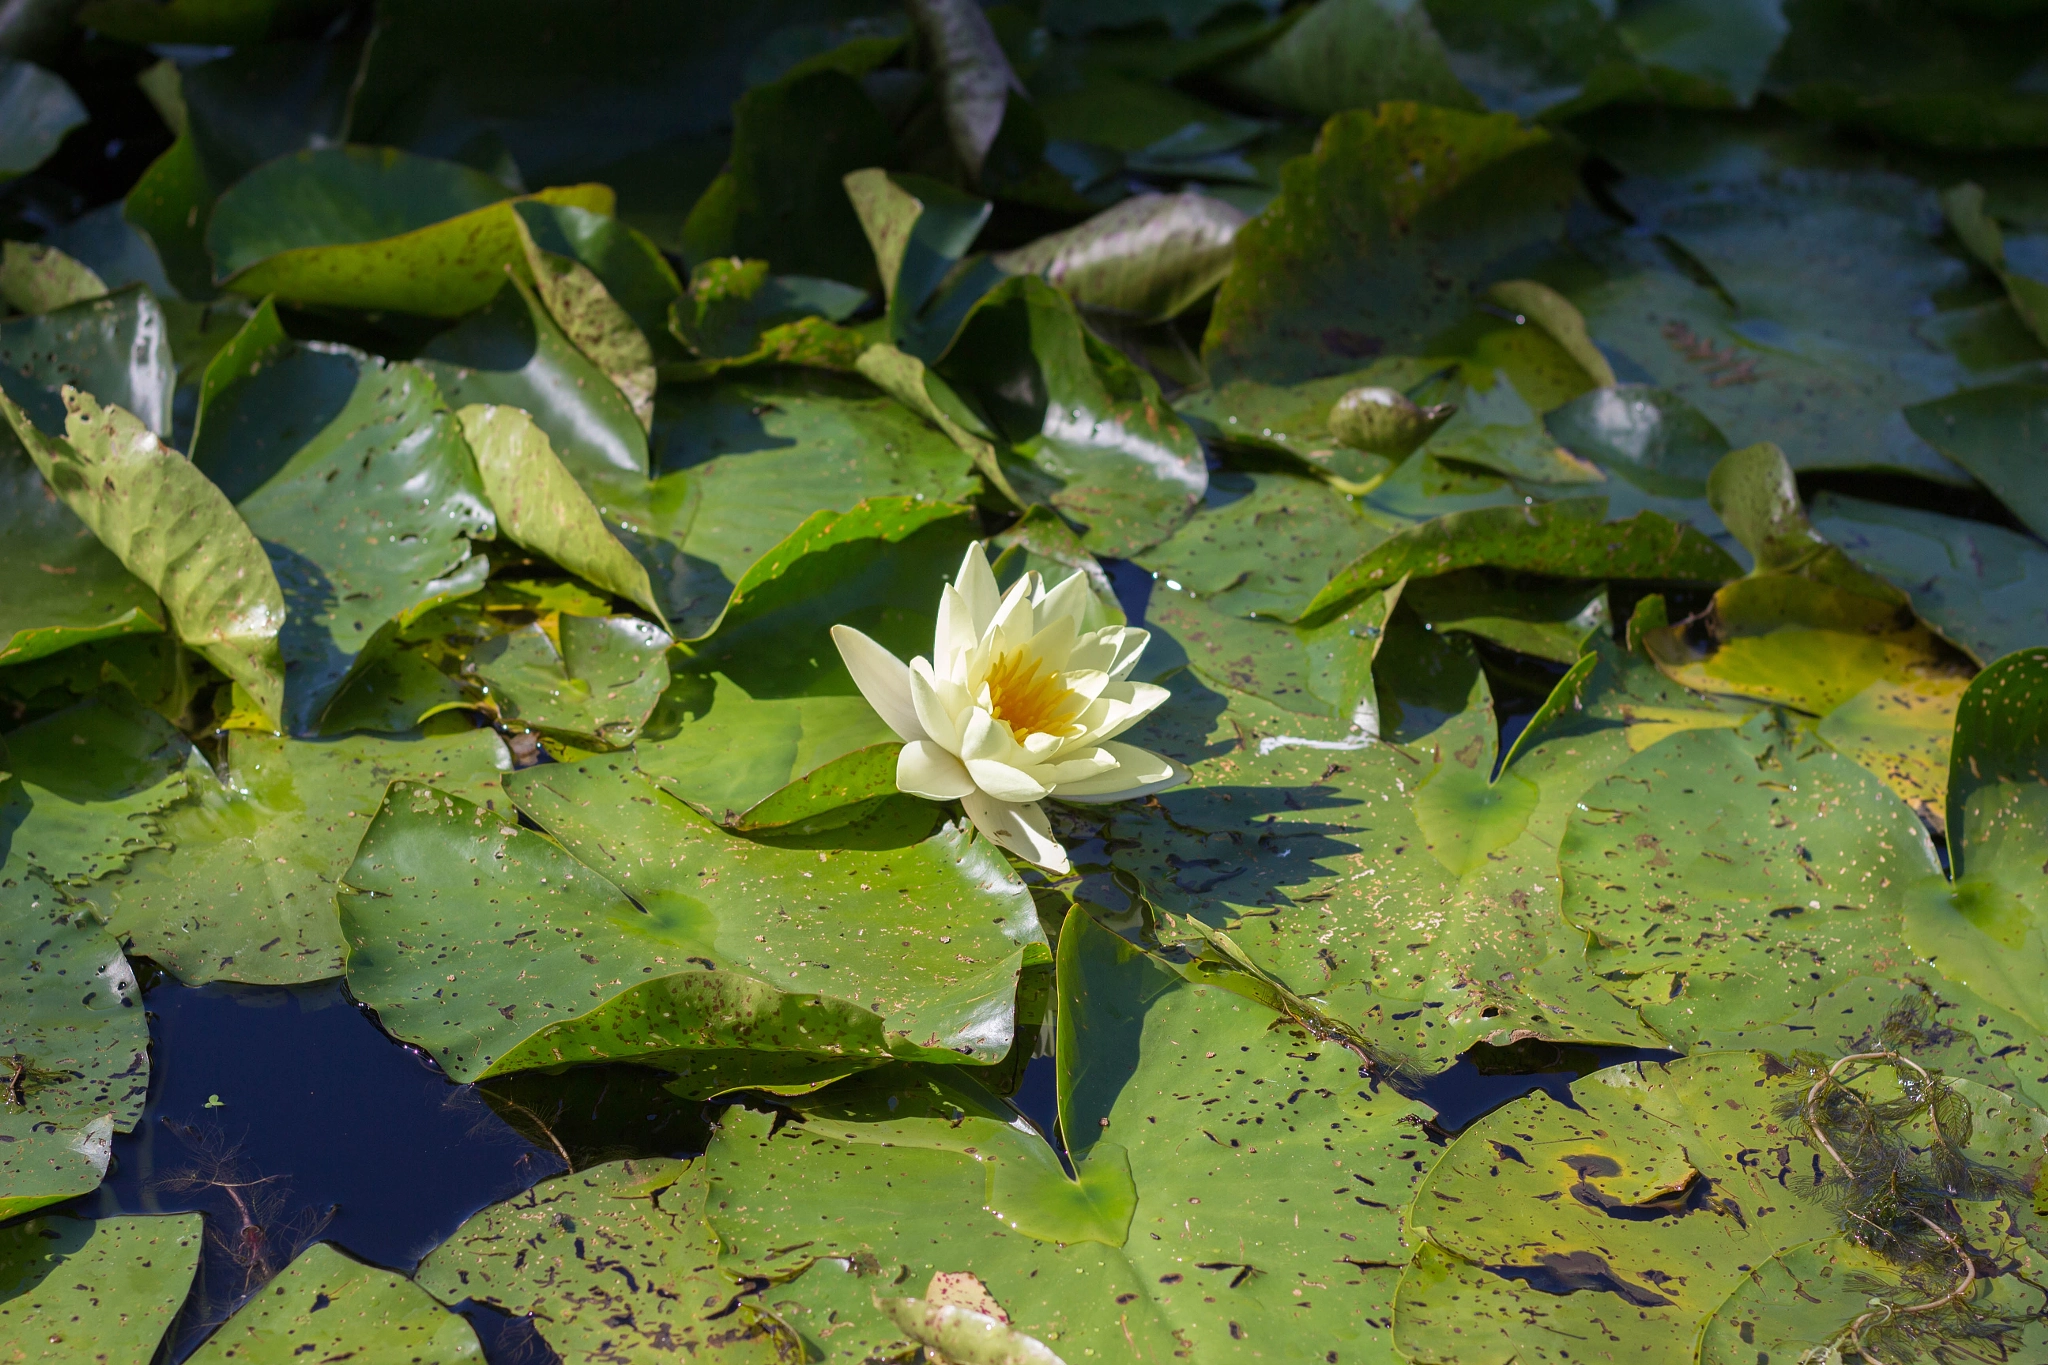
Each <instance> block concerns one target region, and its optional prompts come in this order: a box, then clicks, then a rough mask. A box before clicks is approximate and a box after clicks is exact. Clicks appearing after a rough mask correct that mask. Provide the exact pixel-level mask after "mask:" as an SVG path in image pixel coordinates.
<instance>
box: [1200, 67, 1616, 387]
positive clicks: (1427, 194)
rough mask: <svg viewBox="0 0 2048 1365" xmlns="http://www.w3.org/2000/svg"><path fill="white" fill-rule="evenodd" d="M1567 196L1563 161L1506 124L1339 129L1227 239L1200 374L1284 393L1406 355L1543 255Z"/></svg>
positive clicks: (1507, 120) (1384, 122) (1482, 118)
mask: <svg viewBox="0 0 2048 1365" xmlns="http://www.w3.org/2000/svg"><path fill="white" fill-rule="evenodd" d="M1417 165H1420V166H1421V167H1422V168H1423V174H1422V175H1420V176H1417V175H1415V174H1414V173H1413V169H1412V168H1413V167H1415V166H1417ZM1576 192H1577V181H1576V179H1575V178H1574V176H1573V175H1572V165H1571V157H1570V155H1569V154H1568V153H1567V152H1565V150H1564V149H1563V148H1562V147H1561V146H1559V145H1558V144H1557V143H1556V142H1554V141H1553V140H1552V139H1551V138H1550V136H1549V135H1548V134H1546V133H1543V132H1541V131H1539V130H1535V129H1525V128H1522V127H1520V126H1519V125H1518V124H1517V123H1516V121H1515V119H1514V118H1513V117H1512V116H1510V115H1507V114H1493V115H1481V114H1468V113H1462V112H1458V111H1455V110H1448V109H1435V108H1431V107H1429V106H1426V105H1416V104H1401V103H1390V104H1386V105H1383V106H1382V107H1381V108H1380V109H1379V110H1378V111H1377V112H1371V113H1368V112H1366V111H1363V110H1359V111H1354V112H1351V113H1346V114H1339V115H1337V116H1336V118H1334V119H1332V120H1331V121H1330V122H1329V123H1328V124H1327V125H1325V127H1324V129H1323V135H1322V137H1321V138H1320V139H1319V140H1318V142H1317V144H1316V149H1315V151H1314V152H1313V153H1312V154H1311V155H1310V156H1308V157H1306V158H1302V159H1300V160H1296V161H1293V162H1290V163H1288V166H1287V168H1286V170H1285V171H1284V172H1283V174H1282V177H1281V191H1280V198H1279V199H1278V200H1277V201H1275V203H1274V205H1273V207H1272V208H1270V209H1268V210H1267V211H1266V213H1265V214H1263V215H1261V216H1260V218H1259V219H1258V220H1257V221H1256V222H1254V223H1251V224H1248V225H1247V226H1246V227H1245V229H1244V230H1243V231H1242V232H1240V233H1239V234H1238V251H1237V264H1236V266H1235V267H1234V268H1233V270H1232V271H1231V274H1230V277H1229V278H1228V279H1227V280H1226V281H1225V282H1224V286H1223V290H1222V293H1221V294H1219V295H1218V297H1217V299H1216V308H1215V312H1214V313H1213V314H1212V315H1211V317H1210V321H1209V330H1208V334H1207V336H1205V337H1204V339H1203V342H1202V354H1203V359H1204V360H1205V361H1206V362H1207V363H1208V364H1209V366H1210V367H1211V370H1212V372H1213V373H1215V375H1216V376H1217V378H1218V379H1221V380H1228V379H1234V378H1240V377H1243V378H1254V379H1261V380H1266V381H1268V382H1276V383H1287V382H1291V381H1294V380H1300V379H1307V378H1311V377H1314V376H1315V375H1318V374H1326V373H1329V372H1331V371H1333V370H1337V369H1342V368H1346V367H1348V366H1349V365H1350V364H1352V363H1355V362H1356V361H1358V360H1361V359H1365V358H1368V357H1370V356H1374V355H1378V354H1380V353H1382V352H1383V351H1404V350H1414V349H1416V348H1418V347H1419V345H1420V344H1421V343H1422V341H1423V340H1424V339H1425V338H1427V337H1428V336H1430V335H1432V334H1433V333H1435V332H1438V331H1440V330H1442V329H1443V328H1444V327H1446V326H1448V325H1449V324H1451V323H1452V322H1455V321H1456V320H1457V319H1458V318H1460V317H1461V316H1463V315H1464V313H1465V311H1466V308H1467V306H1468V302H1469V300H1470V299H1471V298H1472V297H1473V296H1474V294H1476V293H1477V292H1478V290H1479V288H1480V287H1482V286H1483V285H1484V284H1485V283H1486V282H1487V281H1488V277H1499V276H1503V275H1511V274H1513V273H1515V272H1514V270H1513V268H1512V263H1513V262H1514V261H1516V260H1517V259H1521V258H1525V257H1527V256H1528V254H1529V253H1531V252H1532V251H1540V250H1541V249H1542V248H1543V247H1544V245H1545V244H1546V243H1548V242H1551V241H1553V240H1555V238H1556V237H1557V236H1558V234H1559V231H1560V230H1561V228H1562V226H1563V216H1564V210H1565V207H1566V206H1567V205H1568V204H1569V203H1570V202H1571V200H1572V199H1573V198H1574V197H1575V195H1576ZM1439 279H1443V280H1451V281H1455V282H1456V283H1454V284H1453V286H1452V287H1450V288H1448V289H1445V288H1441V287H1439V286H1438V285H1436V284H1435V283H1432V282H1431V281H1433V280H1439Z"/></svg>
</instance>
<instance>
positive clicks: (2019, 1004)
mask: <svg viewBox="0 0 2048 1365" xmlns="http://www.w3.org/2000/svg"><path fill="white" fill-rule="evenodd" d="M2044 717H2048V649H2025V650H2021V651H2019V652H2018V653H2015V654H2009V655H2007V656H2006V657H2005V658H2003V659H2000V660H1999V661H1998V662H1996V663H1994V664H1992V665H1991V666H1990V667H1989V668H1987V669H1985V670H1984V671H1983V672H1982V673H1979V674H1978V675H1977V676H1976V678H1975V679H1974V680H1973V681H1972V682H1971V683H1970V687H1969V690H1968V691H1966V692H1965V693H1963V697H1962V702H1961V704H1960V705H1959V706H1958V707H1957V708H1956V728H1955V739H1954V747H1953V749H1952V751H1951V753H1950V757H1949V764H1950V767H1949V782H1948V846H1949V867H1950V871H1951V875H1952V877H1953V878H1954V880H1953V882H1952V883H1946V884H1945V883H1943V882H1942V881H1940V880H1937V879H1935V878H1934V877H1932V876H1929V877H1926V878H1923V879H1922V880H1921V882H1920V884H1919V885H1917V886H1916V887H1915V888H1914V889H1913V892H1912V894H1911V896H1910V897H1909V899H1908V900H1907V905H1906V933H1905V941H1906V943H1907V944H1908V945H1910V947H1911V948H1912V950H1913V951H1914V952H1916V953H1918V954H1919V955H1921V956H1923V957H1925V958H1927V959H1929V960H1930V961H1932V962H1934V963H1935V964H1936V965H1937V966H1938V967H1939V968H1940V969H1941V971H1942V973H1943V974H1944V975H1946V976H1948V977H1950V978H1952V979H1954V980H1956V981H1960V982H1962V983H1963V984H1964V985H1966V986H1968V987H1969V988H1970V989H1972V990H1974V991H1976V992H1977V993H1978V994H1980V995H1982V996H1984V997H1985V998H1986V999H1988V1000H1990V1001H1991V1002H1992V1003H1994V1004H1996V1005H1999V1006H2001V1007H2003V1008H2005V1009H2009V1010H2012V1011H2013V1012H2014V1013H2016V1014H2018V1015H2019V1016H2020V1017H2022V1018H2024V1019H2026V1020H2027V1021H2028V1022H2029V1023H2030V1024H2033V1025H2034V1026H2035V1027H2037V1028H2038V1027H2040V1026H2041V1025H2040V1020H2041V1019H2042V1016H2043V1015H2044V1013H2048V1012H2044V1011H2043V1010H2042V1009H2041V1007H2040V1004H2039V1001H2040V990H2039V982H2040V980H2041V979H2042V977H2043V976H2044V974H2048V968H2044V964H2043V958H2042V946H2041V932H2042V931H2041V928H2040V925H2041V923H2042V913H2043V901H2042V893H2043V885H2044V874H2043V872H2042V871H2041V868H2042V864H2043V862H2044V861H2048V857H2044V855H2043V852H2042V848H2041V843H2042V840H2041V833H2040V832H2041V830H2042V828H2043V827H2044V826H2043V823H2042V820H2043V800H2044V792H2048V787H2044V785H2043V781H2042V773H2043V753H2044V745H2048V720H2044Z"/></svg>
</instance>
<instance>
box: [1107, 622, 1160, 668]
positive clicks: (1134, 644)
mask: <svg viewBox="0 0 2048 1365" xmlns="http://www.w3.org/2000/svg"><path fill="white" fill-rule="evenodd" d="M1151 642H1152V632H1151V631H1149V630H1143V629H1140V628H1139V627H1137V626H1125V627H1124V628H1123V635H1122V637H1121V638H1120V639H1118V641H1117V646H1116V662H1115V663H1113V664H1111V665H1110V666H1109V675H1110V676H1111V677H1112V678H1128V677H1130V676H1131V670H1132V669H1134V668H1136V667H1137V666H1138V659H1139V657H1140V656H1141V655H1143V654H1144V652H1145V646H1146V645H1148V644H1150V643H1151Z"/></svg>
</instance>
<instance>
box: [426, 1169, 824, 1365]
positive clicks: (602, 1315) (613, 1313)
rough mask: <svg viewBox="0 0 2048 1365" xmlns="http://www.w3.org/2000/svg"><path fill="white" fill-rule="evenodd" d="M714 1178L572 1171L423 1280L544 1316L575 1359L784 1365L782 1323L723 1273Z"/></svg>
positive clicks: (547, 1333)
mask: <svg viewBox="0 0 2048 1365" xmlns="http://www.w3.org/2000/svg"><path fill="white" fill-rule="evenodd" d="M705 1183H706V1179H705V1163H704V1162H702V1161H693V1162H680V1161H669V1160H654V1161H644V1160H643V1161H615V1162H610V1163H607V1164H605V1165H603V1166H597V1167H593V1168H592V1169H590V1170H587V1171H581V1172H578V1173H576V1174H573V1175H565V1176H560V1177H558V1178H556V1179H554V1180H550V1181H547V1182H545V1183H543V1184H541V1185H538V1186H536V1187H534V1188H533V1189H531V1190H528V1191H527V1192H526V1193H525V1194H523V1195H521V1196H520V1197H519V1198H517V1199H515V1200H512V1201H511V1202H510V1203H505V1204H496V1205H493V1206H492V1207H490V1208H488V1209H485V1210H484V1211H483V1212H482V1213H479V1214H477V1215H476V1216H475V1217H474V1218H471V1219H470V1220H469V1221H468V1222H467V1223H464V1224H463V1225H462V1227H461V1228H460V1229H459V1230H457V1232H456V1233H455V1235H454V1236H453V1237H451V1238H449V1239H448V1240H447V1241H446V1242H444V1243H442V1244H441V1245H440V1246H439V1247H437V1248H435V1249H434V1251H433V1252H431V1253H430V1254H429V1255H428V1256H427V1259H426V1260H425V1261H423V1262H422V1263H421V1264H420V1269H419V1274H418V1276H417V1280H418V1283H419V1285H420V1287H421V1288H423V1289H425V1290H426V1291H427V1292H428V1293H430V1294H433V1295H435V1296H436V1297H438V1298H440V1299H441V1300H442V1301H443V1302H445V1303H449V1304H457V1303H461V1302H462V1301H464V1300H466V1299H474V1300H476V1301H478V1302H480V1303H488V1304H490V1305H491V1306H492V1307H494V1308H497V1309H499V1310H501V1311H503V1312H506V1313H510V1314H513V1315H515V1316H519V1317H532V1318H536V1319H538V1320H539V1322H540V1323H542V1324H544V1325H543V1327H542V1330H541V1335H542V1338H543V1340H545V1341H546V1342H547V1343H548V1344H549V1345H551V1346H553V1347H554V1348H555V1350H556V1351H557V1352H559V1353H561V1354H563V1355H564V1356H566V1357H567V1358H569V1359H581V1358H585V1357H587V1356H590V1355H593V1354H598V1353H607V1354H617V1353H618V1352H620V1351H622V1350H623V1351H634V1350H641V1349H644V1350H648V1351H659V1352H672V1351H676V1350H684V1351H692V1352H694V1351H709V1352H716V1353H717V1357H718V1359H719V1360H721V1361H726V1360H730V1361H735V1362H752V1361H760V1362H763V1363H764V1365H766V1363H767V1362H778V1361H780V1360H782V1359H784V1356H783V1355H782V1353H781V1351H780V1350H779V1349H778V1347H779V1345H780V1343H779V1341H778V1337H779V1336H780V1333H779V1332H778V1331H777V1330H776V1326H775V1323H774V1320H773V1319H772V1318H770V1317H768V1316H767V1315H765V1314H763V1313H761V1312H760V1310H759V1309H758V1308H757V1307H756V1306H754V1305H752V1304H749V1303H748V1302H747V1301H746V1300H744V1299H737V1300H736V1295H737V1293H738V1286H737V1285H736V1284H734V1283H733V1282H732V1281H731V1280H730V1279H728V1278H726V1277H725V1276H723V1275H721V1274H719V1273H718V1272H717V1271H716V1270H715V1269H714V1268H713V1262H714V1261H715V1260H716V1258H717V1255H718V1243H717V1239H716V1238H715V1237H713V1236H712V1235H711V1233H710V1232H709V1230H708V1229H707V1228H706V1227H705V1226H704V1224H703V1222H702V1212H703V1205H704V1190H705ZM621 1271H625V1272H626V1273H624V1274H621V1273H620V1272H621ZM735 1302H737V1304H738V1309H739V1311H738V1312H737V1313H733V1314H730V1315H729V1314H728V1312H727V1310H728V1309H730V1308H732V1307H733V1306H734V1304H735Z"/></svg>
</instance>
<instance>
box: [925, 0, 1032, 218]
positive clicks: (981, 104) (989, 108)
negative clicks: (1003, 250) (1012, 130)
mask: <svg viewBox="0 0 2048 1365" xmlns="http://www.w3.org/2000/svg"><path fill="white" fill-rule="evenodd" d="M910 13H911V16H912V17H913V18H914V19H915V20H916V21H917V27H918V31H919V33H920V35H921V36H922V37H923V38H924V41H925V42H926V43H927V44H928V45H929V46H930V48H931V51H932V56H933V64H934V66H936V68H937V77H938V82H937V83H938V89H939V102H940V105H941V107H942V108H943V109H944V111H945V119H946V134H947V137H948V139H949V140H950V141H951V142H952V144H953V153H954V155H955V156H957V157H959V158H960V164H961V165H962V166H964V167H966V168H967V175H968V178H969V179H971V180H979V179H980V178H981V174H982V165H983V163H984V162H985V161H986V160H987V159H988V155H989V151H990V149H991V148H992V147H993V146H994V145H995V141H996V136H997V134H998V133H1000V132H1001V131H1002V127H1003V121H1004V113H1005V110H1006V108H1007V106H1008V103H1009V98H1010V95H1011V93H1012V92H1015V93H1017V94H1022V93H1023V87H1022V84H1021V83H1020V82H1019V81H1018V79H1017V73H1016V72H1014V71H1012V70H1010V59H1009V58H1008V57H1006V56H1004V55H1003V49H1002V46H1001V44H999V43H997V42H996V35H995V31H994V30H993V29H992V28H990V27H989V21H988V17H987V16H986V15H984V14H983V13H982V12H981V8H980V6H978V5H974V4H971V3H967V0H913V3H912V4H911V7H910Z"/></svg>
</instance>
